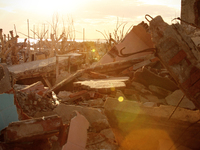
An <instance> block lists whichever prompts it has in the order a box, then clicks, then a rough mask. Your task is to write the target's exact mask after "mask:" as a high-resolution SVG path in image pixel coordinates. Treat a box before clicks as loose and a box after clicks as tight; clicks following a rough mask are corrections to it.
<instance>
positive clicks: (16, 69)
mask: <svg viewBox="0 0 200 150" xmlns="http://www.w3.org/2000/svg"><path fill="white" fill-rule="evenodd" d="M77 57H79V56H77ZM80 57H81V56H80ZM77 60H79V59H77ZM80 60H81V59H80ZM59 64H60V65H62V66H68V57H60V58H59ZM8 70H9V72H10V73H11V75H12V77H13V78H14V79H15V80H21V79H27V78H33V77H39V76H41V75H45V74H46V73H50V72H54V73H55V70H56V57H51V58H48V59H44V60H36V61H31V62H26V63H22V64H18V65H12V66H9V67H8Z"/></svg>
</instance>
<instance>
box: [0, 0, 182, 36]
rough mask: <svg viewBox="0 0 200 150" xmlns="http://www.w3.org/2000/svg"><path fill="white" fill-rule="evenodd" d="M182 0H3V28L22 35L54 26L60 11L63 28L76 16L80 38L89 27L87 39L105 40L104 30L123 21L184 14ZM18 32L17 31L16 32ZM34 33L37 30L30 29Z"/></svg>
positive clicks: (0, 2) (0, 10) (0, 22)
mask: <svg viewBox="0 0 200 150" xmlns="http://www.w3.org/2000/svg"><path fill="white" fill-rule="evenodd" d="M180 9H181V0H54V1H52V0H33V1H30V0H17V1H16V0H0V13H1V15H0V28H2V29H3V33H4V34H8V33H9V31H10V30H13V31H15V30H14V24H15V26H16V29H17V32H18V35H19V36H20V37H21V38H24V36H23V35H22V34H21V33H24V34H25V35H28V28H27V19H28V20H29V28H30V30H33V28H34V26H35V30H38V31H39V30H43V29H42V28H44V26H45V29H47V28H48V29H49V31H51V29H50V24H51V23H52V18H53V15H55V14H58V16H59V18H58V20H59V22H60V27H62V25H63V22H65V24H67V20H68V19H69V18H72V19H73V21H74V28H75V34H76V39H82V38H83V28H84V29H85V38H86V40H90V39H104V37H103V36H102V34H101V33H99V32H97V31H96V30H99V31H101V32H103V33H109V32H111V33H112V32H113V31H114V29H115V28H116V24H117V19H118V21H119V23H122V22H126V23H127V24H126V28H127V29H128V28H129V27H130V26H132V25H137V24H138V23H140V22H142V21H145V22H146V20H145V18H144V17H145V15H146V14H149V15H151V16H152V17H156V16H157V15H161V16H162V17H163V19H164V20H165V22H167V23H169V24H171V23H172V22H171V20H172V19H174V18H176V17H180ZM14 33H15V32H14ZM30 36H33V32H32V31H30Z"/></svg>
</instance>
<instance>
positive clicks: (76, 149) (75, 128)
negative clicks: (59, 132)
mask: <svg viewBox="0 0 200 150" xmlns="http://www.w3.org/2000/svg"><path fill="white" fill-rule="evenodd" d="M76 114H77V116H76V117H75V118H72V120H71V122H70V126H69V133H68V139H67V143H66V144H65V145H64V146H63V148H62V150H68V149H73V150H84V149H85V147H86V142H87V129H88V128H89V122H88V121H87V119H86V118H85V117H84V116H83V115H81V114H80V113H79V112H77V111H76ZM80 125H81V126H80ZM77 135H78V136H77Z"/></svg>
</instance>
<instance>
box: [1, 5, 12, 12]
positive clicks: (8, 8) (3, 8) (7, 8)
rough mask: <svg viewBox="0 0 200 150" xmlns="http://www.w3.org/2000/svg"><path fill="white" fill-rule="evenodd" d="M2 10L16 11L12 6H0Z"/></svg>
mask: <svg viewBox="0 0 200 150" xmlns="http://www.w3.org/2000/svg"><path fill="white" fill-rule="evenodd" d="M0 10H3V11H6V12H10V13H15V11H14V9H13V8H12V7H8V6H7V7H0Z"/></svg>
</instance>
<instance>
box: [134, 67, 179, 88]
mask: <svg viewBox="0 0 200 150" xmlns="http://www.w3.org/2000/svg"><path fill="white" fill-rule="evenodd" d="M133 81H136V82H140V83H142V84H143V85H145V86H146V87H148V86H149V85H155V86H159V87H161V88H163V89H166V90H169V91H175V90H177V89H178V87H177V84H176V83H175V82H174V81H172V80H171V79H169V78H167V77H162V76H159V75H157V74H155V73H154V72H152V71H150V69H148V68H147V67H144V68H142V70H137V71H136V72H135V76H134V78H133Z"/></svg>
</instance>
